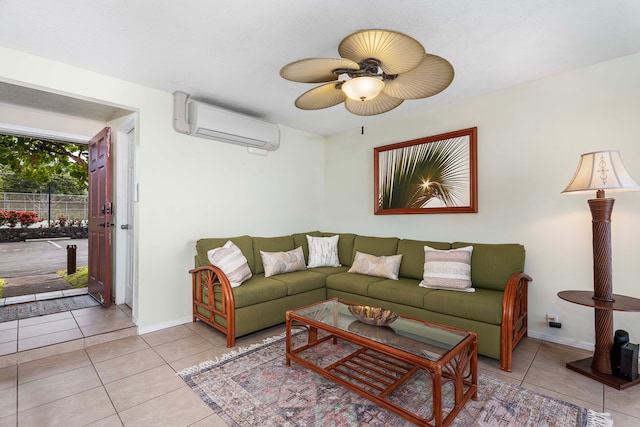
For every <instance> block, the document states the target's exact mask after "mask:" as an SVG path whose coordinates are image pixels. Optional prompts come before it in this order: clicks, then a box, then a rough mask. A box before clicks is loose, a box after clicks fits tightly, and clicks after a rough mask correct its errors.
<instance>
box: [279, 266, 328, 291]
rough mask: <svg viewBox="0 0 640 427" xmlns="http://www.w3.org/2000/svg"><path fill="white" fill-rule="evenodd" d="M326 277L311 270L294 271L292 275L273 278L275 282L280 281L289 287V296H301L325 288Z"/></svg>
mask: <svg viewBox="0 0 640 427" xmlns="http://www.w3.org/2000/svg"><path fill="white" fill-rule="evenodd" d="M326 277H327V276H325V275H324V274H321V273H317V272H315V271H311V270H304V271H294V272H292V273H287V274H280V275H278V276H272V277H271V278H272V279H273V280H279V281H280V282H282V283H284V284H285V285H286V286H287V295H295V294H301V293H303V292H308V291H311V290H314V289H323V288H324V287H325V281H326Z"/></svg>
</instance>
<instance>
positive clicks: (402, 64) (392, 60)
mask: <svg viewBox="0 0 640 427" xmlns="http://www.w3.org/2000/svg"><path fill="white" fill-rule="evenodd" d="M338 53H339V54H340V56H341V58H307V59H301V60H298V61H294V62H292V63H290V64H287V65H285V66H284V67H282V69H281V70H280V76H282V77H283V78H285V79H287V80H291V81H294V82H301V83H325V82H329V83H326V84H323V85H320V86H317V87H315V88H313V89H311V90H309V91H307V92H305V93H303V94H302V95H300V96H299V97H298V99H296V103H295V104H296V107H298V108H300V109H303V110H319V109H322V108H328V107H333V106H334V105H337V104H340V103H341V102H344V104H345V107H346V108H347V110H349V111H350V112H351V113H353V114H357V115H360V116H372V115H375V114H381V113H385V112H387V111H389V110H392V109H394V108H396V107H397V106H398V105H400V104H402V102H403V101H404V100H405V99H421V98H427V97H429V96H433V95H436V94H438V93H440V92H442V91H443V90H444V89H446V88H447V87H448V86H449V85H450V84H451V81H452V80H453V75H454V71H453V67H452V66H451V64H450V63H449V61H447V60H446V59H444V58H441V57H439V56H436V55H430V54H427V53H426V52H425V50H424V47H423V46H422V45H421V44H420V42H418V41H417V40H415V39H413V38H411V37H409V36H407V35H405V34H402V33H399V32H396V31H390V30H362V31H358V32H355V33H353V34H351V35H349V36H347V37H345V38H344V39H343V40H342V41H341V42H340V45H339V46H338ZM342 75H346V76H347V77H348V79H346V80H340V76H342Z"/></svg>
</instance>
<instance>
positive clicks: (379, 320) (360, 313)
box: [348, 305, 398, 326]
mask: <svg viewBox="0 0 640 427" xmlns="http://www.w3.org/2000/svg"><path fill="white" fill-rule="evenodd" d="M348 308H349V312H350V313H351V315H352V316H353V317H355V318H356V319H357V320H359V321H361V322H362V323H366V324H367V325H373V326H387V325H389V324H391V323H393V322H394V321H395V320H396V319H397V318H398V315H397V314H396V313H394V312H393V311H391V310H387V309H385V308H380V307H370V306H368V305H349V306H348Z"/></svg>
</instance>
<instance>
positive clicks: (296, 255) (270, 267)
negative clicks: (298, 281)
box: [260, 246, 307, 277]
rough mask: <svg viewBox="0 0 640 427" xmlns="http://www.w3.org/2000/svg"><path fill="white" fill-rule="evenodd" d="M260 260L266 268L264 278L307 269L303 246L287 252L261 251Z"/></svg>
mask: <svg viewBox="0 0 640 427" xmlns="http://www.w3.org/2000/svg"><path fill="white" fill-rule="evenodd" d="M260 258H262V265H263V267H264V277H270V276H275V275H278V274H283V273H290V272H292V271H300V270H306V269H307V265H306V264H305V262H304V253H303V252H302V247H301V246H298V247H297V248H296V249H292V250H290V251H287V252H265V251H260Z"/></svg>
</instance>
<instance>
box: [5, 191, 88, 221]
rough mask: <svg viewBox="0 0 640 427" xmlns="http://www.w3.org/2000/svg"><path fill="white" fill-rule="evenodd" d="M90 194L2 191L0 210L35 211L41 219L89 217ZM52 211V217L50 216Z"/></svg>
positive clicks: (82, 218) (84, 218) (81, 218)
mask: <svg viewBox="0 0 640 427" xmlns="http://www.w3.org/2000/svg"><path fill="white" fill-rule="evenodd" d="M88 200H89V196H87V195H76V194H51V197H49V194H46V193H44V194H43V193H0V210H5V211H35V212H37V213H38V217H39V218H40V219H46V220H49V219H51V220H52V221H55V220H57V219H59V218H60V217H61V216H66V217H67V219H68V220H72V219H79V220H86V219H87V209H88ZM49 212H51V218H49Z"/></svg>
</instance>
